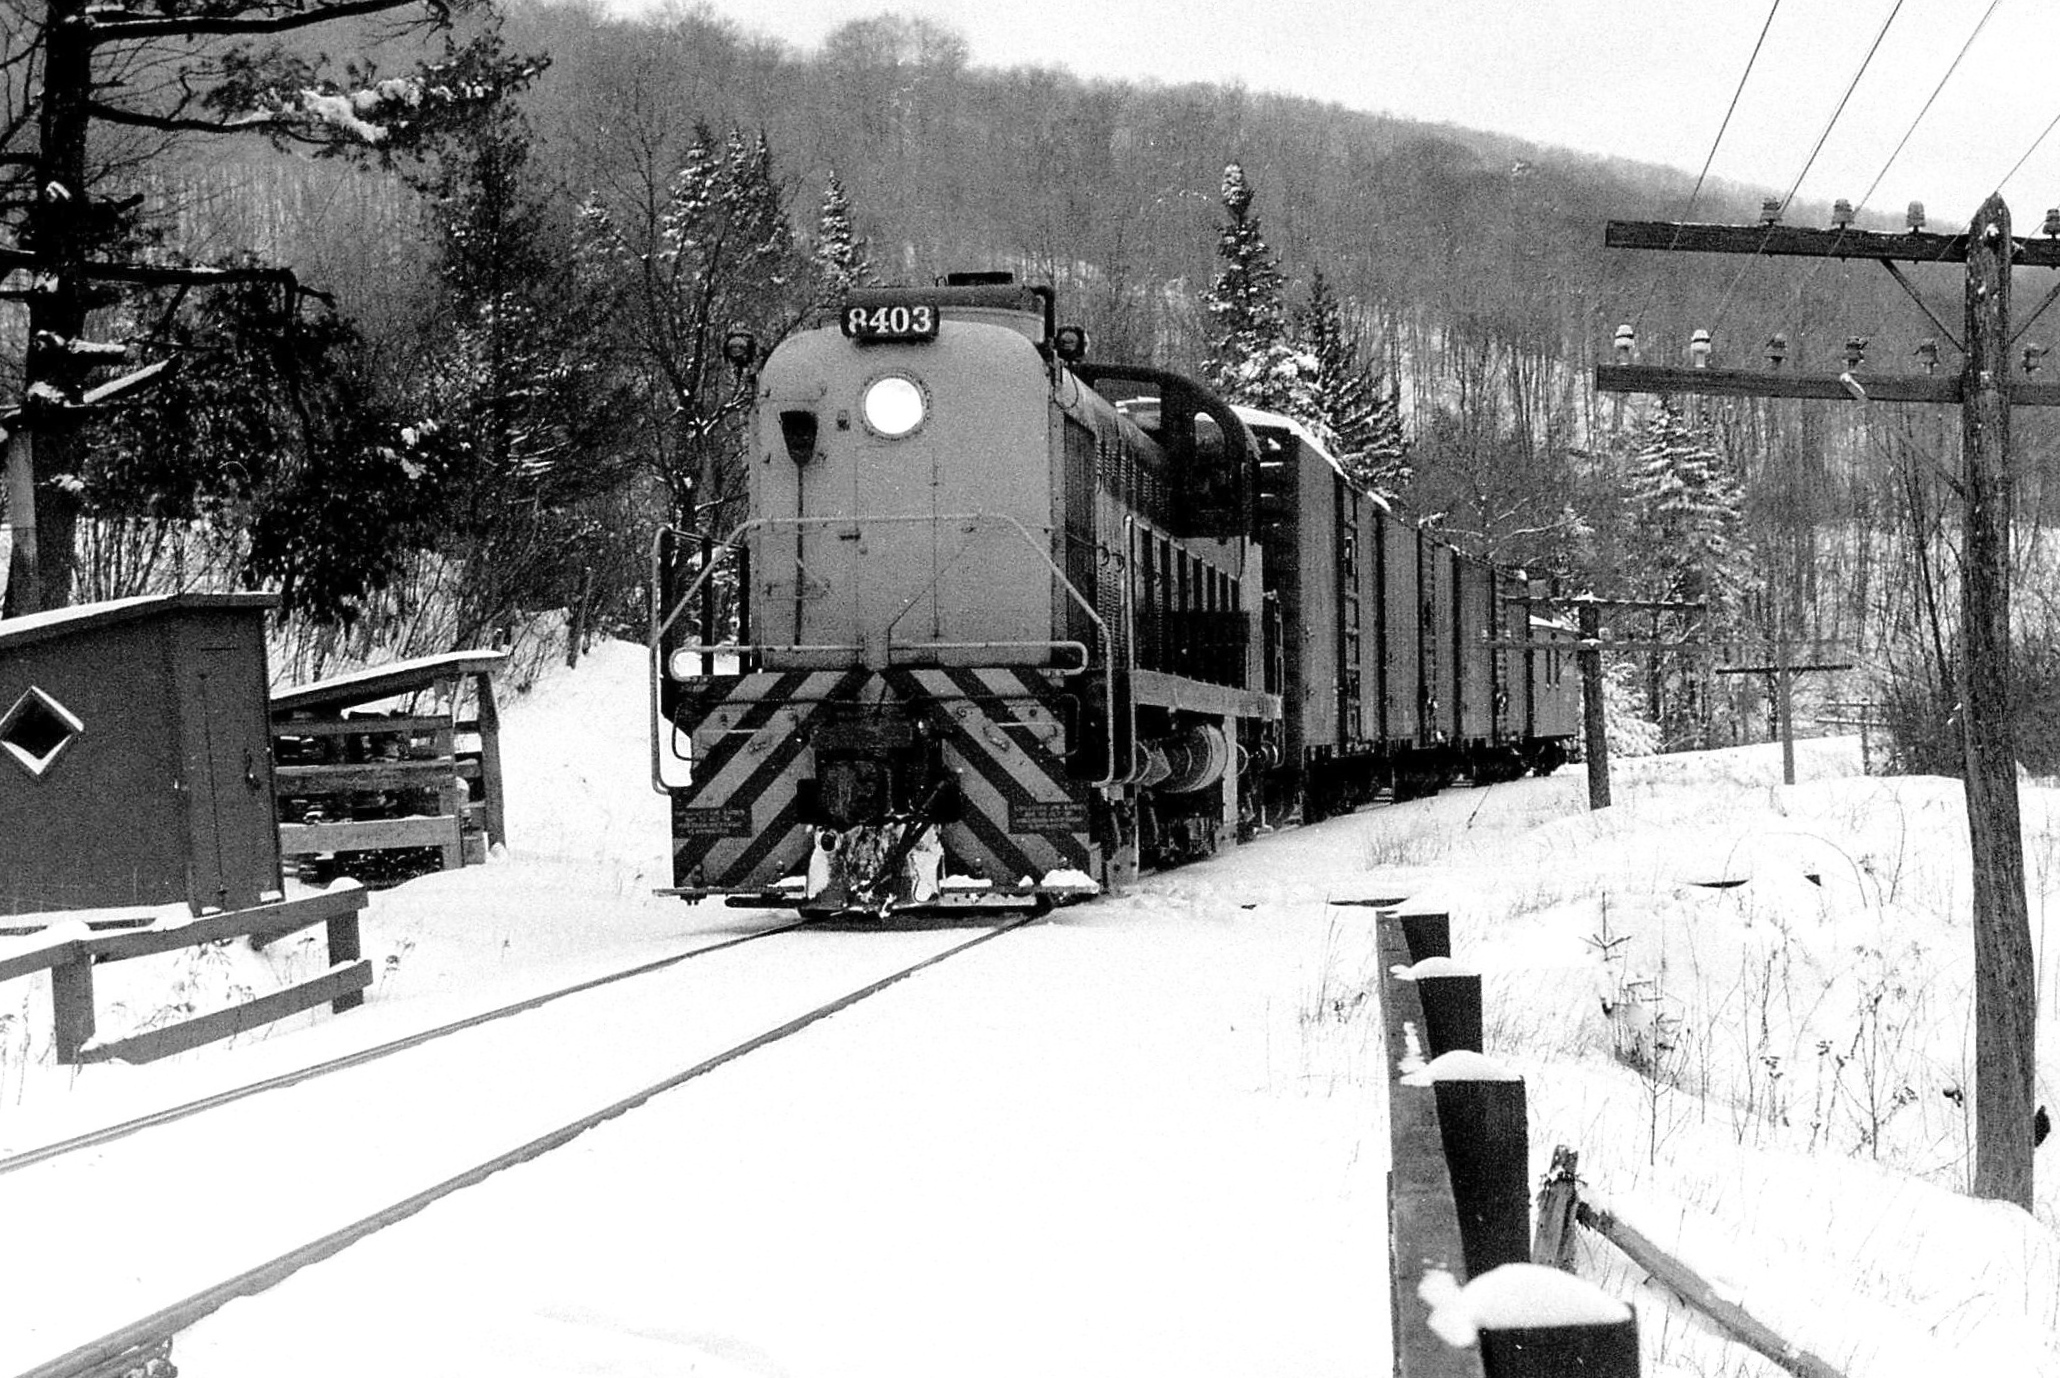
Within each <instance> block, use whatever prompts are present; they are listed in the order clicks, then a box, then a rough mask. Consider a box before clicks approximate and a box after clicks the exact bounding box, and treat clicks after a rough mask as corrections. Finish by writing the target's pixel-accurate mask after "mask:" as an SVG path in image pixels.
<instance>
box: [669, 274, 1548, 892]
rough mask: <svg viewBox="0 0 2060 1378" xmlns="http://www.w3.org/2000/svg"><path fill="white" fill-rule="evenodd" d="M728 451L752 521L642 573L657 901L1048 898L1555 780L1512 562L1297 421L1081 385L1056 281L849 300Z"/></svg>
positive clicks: (1137, 376) (1177, 380)
mask: <svg viewBox="0 0 2060 1378" xmlns="http://www.w3.org/2000/svg"><path fill="white" fill-rule="evenodd" d="M747 462H748V467H749V490H748V492H749V497H748V509H747V518H746V520H744V521H743V522H742V523H741V524H740V525H739V526H738V527H737V528H736V529H735V530H734V531H731V532H729V533H728V534H727V535H726V537H725V538H724V539H722V540H721V541H709V540H706V539H703V538H700V537H692V536H688V535H685V534H683V533H676V532H668V533H663V534H661V535H660V537H659V539H658V543H657V546H656V547H655V548H654V551H653V559H652V565H653V575H652V577H653V602H652V606H653V615H652V626H651V635H650V651H651V677H652V679H651V682H652V779H653V783H654V785H655V787H656V788H658V789H659V790H661V791H662V792H664V793H666V794H668V795H670V797H671V810H672V837H673V854H674V868H675V872H674V885H673V886H672V887H671V888H670V890H669V893H674V894H678V895H681V896H685V897H690V898H699V897H703V896H708V895H716V894H720V895H725V896H727V897H729V900H730V902H731V903H733V904H740V905H765V906H775V907H782V908H794V909H798V910H800V911H802V912H803V913H804V914H844V913H867V912H869V913H874V914H880V913H885V912H887V911H889V910H903V909H919V910H951V909H959V908H988V907H1025V906H1030V907H1035V906H1042V905H1044V904H1048V903H1050V902H1052V901H1053V900H1057V899H1067V898H1076V897H1081V896H1085V895H1089V894H1093V893H1096V892H1098V891H1100V890H1104V889H1113V888H1118V887H1120V886H1122V885H1123V883H1124V882H1125V881H1127V880H1128V879H1130V878H1131V877H1132V876H1134V875H1135V874H1136V873H1137V872H1138V871H1139V870H1140V869H1145V868H1152V867H1156V866H1163V865H1169V864H1173V863H1177V862H1180V861H1185V860H1190V859H1194V858H1198V857H1203V856H1207V855H1209V854H1211V853H1213V852H1215V851H1216V850H1217V849H1218V848H1221V847H1225V846H1228V845H1232V844H1234V843H1235V842H1236V841H1237V840H1238V839H1240V838H1241V837H1247V836H1249V835H1250V834H1251V833H1253V832H1254V831H1255V830H1259V829H1263V828H1266V827H1270V826H1274V825H1278V824H1282V823H1286V822H1291V821H1309V820H1313V819H1316V818H1320V817H1323V816H1325V815H1327V814H1332V813H1336V812H1340V811H1344V810H1348V809H1350V808H1353V807H1355V806H1357V805H1359V804H1361V803H1363V802H1367V801H1370V800H1373V799H1375V798H1377V797H1381V796H1383V795H1385V796H1387V797H1391V798H1395V799H1402V798H1407V797H1410V796H1413V795H1419V794H1423V793H1427V792H1429V791H1432V790H1435V789H1437V788H1440V787H1442V786H1443V785H1445V784H1447V783H1449V782H1451V781H1454V780H1456V779H1458V778H1461V777H1469V778H1471V779H1473V780H1475V781H1477V782H1485V781H1491V780H1496V779H1506V778H1512V777H1514V776H1515V775H1518V774H1521V773H1522V772H1524V771H1526V770H1535V771H1540V772H1543V771H1547V770H1550V769H1552V768H1553V767H1554V766H1556V765H1557V764H1559V763H1560V762H1561V761H1564V760H1566V759H1568V758H1569V755H1570V753H1571V748H1572V744H1573V742H1574V741H1575V737H1576V733H1577V731H1578V727H1579V721H1578V719H1579V712H1578V703H1577V700H1576V698H1575V695H1576V694H1577V692H1578V690H1577V688H1576V686H1575V682H1574V676H1573V675H1572V674H1571V673H1570V671H1571V667H1572V652H1573V646H1572V635H1571V633H1568V632H1565V631H1563V630H1560V629H1556V628H1554V627H1552V626H1551V625H1550V624H1547V623H1544V622H1542V621H1539V620H1537V619H1534V618H1533V617H1532V616H1531V607H1532V602H1531V593H1532V590H1531V587H1530V584H1529V581H1527V580H1526V579H1525V578H1524V576H1523V575H1522V574H1521V573H1520V572H1517V571H1513V570H1507V569H1501V568H1497V567H1495V566H1493V565H1490V564H1487V563H1485V562H1482V561H1479V560H1475V559H1472V558H1470V557H1468V556H1466V555H1464V554H1462V553H1461V552H1460V551H1458V550H1456V549H1454V548H1452V547H1451V546H1449V545H1446V544H1443V543H1441V542H1439V541H1437V540H1435V539H1433V538H1432V537H1431V536H1430V535H1429V534H1427V533H1425V532H1424V531H1422V530H1420V529H1419V528H1418V527H1417V526H1416V525H1415V524H1414V523H1413V522H1411V521H1409V520H1407V519H1406V518H1404V517H1403V516H1402V515H1401V514H1399V513H1398V512H1396V511H1394V510H1392V509H1391V508H1390V507H1389V506H1388V505H1387V504H1386V503H1384V502H1383V501H1382V500H1381V499H1379V498H1377V497H1375V496H1373V495H1371V494H1369V493H1366V492H1363V491H1361V490H1359V489H1358V488H1356V487H1355V486H1354V485H1353V484H1352V483H1351V482H1350V481H1349V480H1348V479H1347V477H1346V475H1345V474H1344V472H1343V471H1342V470H1341V469H1340V467H1339V466H1338V464H1337V463H1336V462H1335V461H1334V460H1333V459H1332V458H1331V456H1330V455H1329V454H1328V453H1327V452H1326V451H1325V449H1324V447H1323V446H1322V445H1321V444H1319V443H1318V442H1317V440H1316V439H1315V437H1313V436H1312V435H1311V434H1310V433H1309V432H1308V431H1307V430H1306V429H1304V428H1303V427H1302V426H1301V425H1300V424H1299V423H1297V422H1296V421H1294V420H1293V419H1291V418H1288V417H1283V416H1277V415H1271V414H1268V413H1264V412H1258V411H1253V410H1250V409H1246V408H1241V407H1233V406H1230V405H1228V404H1226V403H1225V402H1224V401H1222V400H1221V399H1220V398H1218V397H1217V396H1215V395H1214V394H1212V393H1211V392H1210V391H1209V390H1208V389H1206V388H1205V387H1203V386H1201V385H1200V384H1198V383H1196V382H1194V381H1192V380H1190V379H1188V378H1185V377H1182V376H1179V375H1177V374H1174V373H1170V372H1166V371H1163V370H1159V369H1154V368H1148V367H1143V366H1138V365H1130V364H1117V363H1111V362H1102V361H1096V360H1091V359H1089V358H1087V357H1086V349H1085V337H1084V336H1083V335H1082V334H1081V332H1079V331H1078V330H1076V329H1072V328H1060V327H1057V326H1056V325H1055V317H1054V304H1053V297H1052V293H1051V291H1050V290H1049V289H1048V288H1045V287H1042V286H1036V285H1028V284H1023V283H1019V282H1017V281H1015V280H1014V279H1013V278H1012V277H1011V276H1010V275H1007V274H998V273H979V274H955V275H951V276H948V277H946V278H945V279H943V280H942V281H941V282H939V283H936V284H934V285H925V286H907V287H877V288H866V289H861V290H859V291H857V292H855V293H853V295H852V296H851V298H850V300H849V301H848V302H847V303H846V305H845V307H844V309H843V310H842V312H841V313H840V314H839V316H838V318H837V319H836V321H835V322H834V323H833V324H826V325H824V326H822V327H820V328H816V329H811V330H804V331H801V332H798V333H796V334H793V335H791V336H789V337H788V338H787V339H785V340H783V341H782V342H780V344H779V345H778V346H777V347H776V348H775V349H773V350H772V352H771V353H770V354H769V355H768V356H767V357H766V359H765V360H764V362H763V365H762V367H761V368H760V369H759V371H758V374H757V378H756V394H755V408H754V412H753V416H752V421H751V437H750V443H749V449H748V455H747ZM683 565H687V566H690V567H693V568H695V569H696V571H697V572H696V573H695V574H694V576H693V577H692V579H691V580H686V579H683V578H681V577H679V576H678V575H677V574H676V573H674V572H675V571H677V570H679V569H680V568H681V567H682V566H683ZM718 594H719V595H720V598H719V599H718ZM718 604H719V605H720V608H721V611H720V612H718ZM725 624H727V625H729V626H731V627H733V629H734V634H733V635H720V636H719V635H716V634H715V629H716V628H717V627H718V626H722V625H725ZM1559 642H1564V644H1565V645H1566V649H1565V650H1564V651H1562V650H1559V649H1558V648H1557V643H1559Z"/></svg>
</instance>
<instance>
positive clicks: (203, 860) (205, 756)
mask: <svg viewBox="0 0 2060 1378" xmlns="http://www.w3.org/2000/svg"><path fill="white" fill-rule="evenodd" d="M249 659H250V647H248V646H237V645H224V646H208V645H201V646H197V647H195V649H194V654H193V657H192V659H191V660H189V661H187V662H186V663H185V664H184V665H183V666H182V672H183V673H184V674H185V675H186V676H187V677H188V680H187V683H186V685H185V686H184V688H185V691H186V692H185V695H184V699H185V702H186V704H187V713H188V716H187V719H186V742H185V756H186V788H187V790H188V792H189V803H190V805H191V811H190V812H189V813H188V815H187V818H188V822H189V825H190V826H191V827H192V830H193V834H192V839H193V840H192V847H191V849H190V856H191V862H190V865H191V867H192V872H191V883H190V884H189V885H188V887H187V891H186V894H187V898H188V899H189V900H190V901H191V902H192V903H193V904H194V905H196V906H201V907H205V906H215V907H219V908H222V909H242V908H246V907H248V906H250V905H253V904H256V903H258V901H259V899H260V898H261V897H262V896H263V894H264V892H266V891H268V890H277V889H278V888H279V833H278V825H277V822H276V818H275V814H274V809H273V802H272V758H271V732H270V727H269V724H268V723H267V721H266V718H265V716H264V713H263V705H264V703H265V702H266V700H265V686H264V684H263V681H262V678H259V679H258V680H256V681H255V682H253V679H252V675H251V671H250V668H249Z"/></svg>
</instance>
